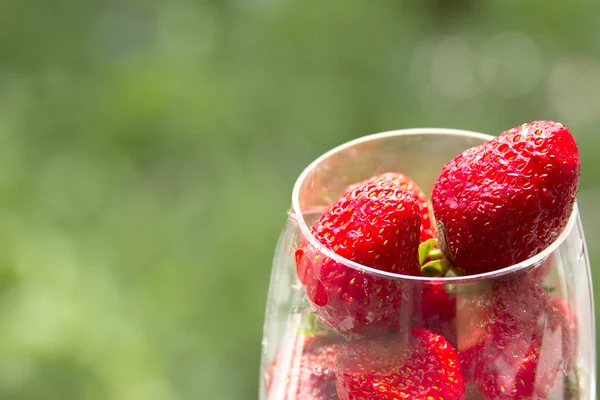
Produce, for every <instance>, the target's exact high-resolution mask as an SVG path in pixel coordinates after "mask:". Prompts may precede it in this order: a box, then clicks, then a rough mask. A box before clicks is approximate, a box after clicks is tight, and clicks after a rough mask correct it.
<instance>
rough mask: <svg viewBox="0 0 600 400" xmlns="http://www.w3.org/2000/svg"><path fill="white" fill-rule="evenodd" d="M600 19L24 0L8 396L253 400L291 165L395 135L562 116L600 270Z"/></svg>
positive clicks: (10, 125)
mask: <svg viewBox="0 0 600 400" xmlns="http://www.w3.org/2000/svg"><path fill="white" fill-rule="evenodd" d="M598 15H600V2H597V1H593V0H589V1H584V0H571V1H549V0H531V1H523V0H502V1H493V0H490V1H478V0H445V1H444V0H437V1H434V0H428V1H426V0H418V1H417V0H414V1H399V0H386V1H383V0H380V1H377V2H365V1H358V0H344V1H340V2H335V1H324V0H304V1H294V0H212V1H210V0H199V1H198V0H197V1H191V0H190V1H177V0H171V1H152V0H149V1H142V0H139V1H136V0H105V1H99V0H98V1H81V0H54V1H48V0H24V1H18V0H4V1H3V2H2V3H0V238H1V240H0V398H1V399H15V400H17V399H18V400H21V399H27V400H29V399H40V400H44V399H53V400H54V399H56V400H58V399H61V400H64V399H84V400H95V399H111V400H112V399H114V400H138V399H139V400H167V399H169V400H171V399H173V400H179V399H203V400H204V399H207V400H237V399H240V400H245V399H253V398H256V396H257V385H258V365H259V357H260V342H261V335H262V323H263V313H264V305H265V301H266V295H267V287H268V279H269V273H270V268H271V265H270V263H271V258H272V255H273V251H274V248H275V243H276V240H277V236H278V234H279V232H280V229H281V228H282V227H283V223H284V221H285V218H286V209H287V208H288V206H289V204H290V194H291V189H292V185H293V183H294V180H295V178H296V176H297V175H298V174H299V173H300V171H301V170H302V169H303V168H304V167H305V166H306V165H307V164H308V163H309V162H310V161H311V160H313V159H314V158H315V157H317V156H318V155H320V154H321V153H323V152H324V151H326V150H328V149H330V148H332V147H334V146H336V145H338V144H341V143H342V142H345V141H347V140H350V139H353V138H356V137H359V136H362V135H365V134H369V133H375V132H378V131H384V130H390V129H397V128H408V127H421V126H440V127H451V128H464V129H470V130H476V131H481V132H486V133H492V134H497V133H499V132H500V131H501V130H503V129H506V128H509V127H512V126H513V125H517V124H519V123H522V122H525V121H529V120H533V119H556V120H559V121H562V122H564V123H565V124H567V125H568V126H569V127H570V128H571V129H572V131H573V133H574V135H575V137H576V139H577V141H578V143H579V145H580V149H581V154H582V163H583V170H582V184H581V191H580V196H579V200H580V205H581V209H582V215H583V219H584V225H585V229H586V232H587V238H588V245H589V247H590V253H591V257H592V263H593V265H596V267H595V268H596V271H595V272H596V273H600V267H598V266H599V265H600V246H598V245H597V241H598V239H599V238H600V213H599V212H598V211H597V210H596V206H597V204H598V202H599V201H600V158H599V157H598V146H599V144H600V143H599V142H600V136H598V129H597V127H598V124H600V24H598V22H597V17H598ZM597 276H600V275H597ZM597 287H598V288H599V289H600V284H598V285H597ZM598 295H599V296H598V298H600V293H599V294H598Z"/></svg>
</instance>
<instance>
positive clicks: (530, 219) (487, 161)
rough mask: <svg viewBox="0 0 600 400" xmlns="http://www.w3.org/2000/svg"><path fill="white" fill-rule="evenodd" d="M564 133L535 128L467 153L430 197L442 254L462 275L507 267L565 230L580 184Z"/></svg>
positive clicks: (573, 150) (553, 127)
mask: <svg viewBox="0 0 600 400" xmlns="http://www.w3.org/2000/svg"><path fill="white" fill-rule="evenodd" d="M579 167H580V163H579V153H578V150H577V146H576V144H575V141H574V140H573V137H572V136H571V133H570V132H569V130H568V129H567V128H566V127H564V126H563V125H561V124H559V123H556V122H551V121H535V122H532V123H529V124H524V125H521V126H518V127H515V128H513V129H510V130H508V131H506V132H504V133H502V134H501V135H500V136H498V137H497V138H494V139H493V140H491V141H489V142H487V143H484V144H482V145H480V146H477V147H474V148H471V149H469V150H466V151H465V152H463V153H462V154H460V155H458V156H457V157H456V158H455V159H454V160H452V161H451V162H449V163H448V164H447V165H446V166H445V167H444V169H443V170H442V173H441V175H440V176H439V178H438V180H437V182H436V184H435V187H434V189H433V194H432V202H433V211H434V214H435V217H436V220H437V222H438V227H439V231H440V240H441V241H442V242H443V243H440V248H441V249H442V250H443V251H444V253H445V255H446V257H448V258H449V260H450V262H451V263H452V264H453V265H454V268H455V269H456V270H457V271H458V272H460V273H466V274H478V273H483V272H487V271H492V270H496V269H500V268H504V267H508V266H510V265H513V264H515V263H518V262H520V261H523V260H525V259H527V258H529V257H531V256H533V255H535V254H537V253H539V252H540V251H541V250H543V249H544V248H546V247H547V246H548V245H549V244H550V243H552V242H553V241H554V240H555V239H556V238H557V237H558V235H559V234H560V233H561V231H562V230H563V228H564V227H565V226H566V224H567V222H568V219H569V216H570V215H571V211H572V209H573V203H574V201H575V195H576V192H577V188H578V184H579Z"/></svg>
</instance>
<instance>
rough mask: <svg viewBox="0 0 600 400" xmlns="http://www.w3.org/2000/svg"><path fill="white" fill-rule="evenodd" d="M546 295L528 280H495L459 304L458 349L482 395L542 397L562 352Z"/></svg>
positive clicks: (491, 398)
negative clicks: (553, 327)
mask: <svg viewBox="0 0 600 400" xmlns="http://www.w3.org/2000/svg"><path fill="white" fill-rule="evenodd" d="M549 304H550V303H549V297H548V295H547V294H546V292H545V291H544V289H543V288H542V287H541V286H540V284H539V283H538V282H536V281H535V280H533V279H520V280H511V281H500V282H496V283H494V284H492V286H491V288H486V289H484V290H483V291H482V292H481V293H479V294H475V295H474V296H473V297H471V298H469V299H461V301H459V305H458V311H457V313H458V317H457V326H458V330H459V337H458V348H459V351H460V356H461V361H462V362H463V366H464V370H465V372H466V374H467V377H468V378H469V379H470V380H471V381H472V382H473V383H474V385H475V386H476V387H477V389H478V390H479V392H480V394H481V395H482V396H483V397H484V398H485V399H486V400H508V399H511V400H525V399H545V398H546V396H547V393H548V391H549V390H550V389H551V388H552V387H553V386H554V385H555V383H556V381H557V380H558V379H562V375H561V374H562V372H563V370H564V362H565V361H564V357H563V356H562V352H561V351H560V349H561V347H562V346H561V341H562V337H561V336H560V335H555V334H553V331H552V325H555V324H553V321H554V320H556V318H555V317H553V316H551V315H550V314H549V313H548V311H549Z"/></svg>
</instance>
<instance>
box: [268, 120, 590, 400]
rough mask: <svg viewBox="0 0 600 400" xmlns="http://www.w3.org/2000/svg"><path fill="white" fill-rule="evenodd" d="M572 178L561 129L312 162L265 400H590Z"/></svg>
mask: <svg viewBox="0 0 600 400" xmlns="http://www.w3.org/2000/svg"><path fill="white" fill-rule="evenodd" d="M578 180H579V153H578V151H577V146H576V144H575V141H574V139H573V137H572V135H571V133H570V132H569V131H568V129H567V128H566V127H564V126H563V125H561V124H558V123H555V122H551V121H534V122H532V123H528V124H523V125H520V126H518V127H515V128H512V129H509V130H507V131H506V132H503V133H501V134H499V135H498V136H497V137H493V136H487V135H483V134H478V133H473V132H467V131H457V130H448V129H414V130H403V131H393V132H386V133H382V134H377V135H371V136H366V137H364V138H361V139H358V140H355V141H353V142H349V143H347V144H344V145H342V146H340V147H338V148H335V149H333V150H332V151H330V152H328V153H326V154H325V155H323V156H322V157H320V158H319V159H317V160H316V161H314V162H313V163H312V164H311V165H310V166H309V167H307V168H306V170H305V171H304V172H303V173H302V174H301V176H300V177H299V179H298V181H297V182H296V185H295V187H294V191H293V195H292V209H291V210H290V212H289V213H288V215H289V218H288V221H287V223H286V226H285V229H284V231H283V233H282V235H281V237H280V240H279V242H278V244H277V249H276V252H275V259H274V263H273V272H272V276H271V285H270V291H269V299H268V304H267V314H266V320H265V330H264V340H263V357H262V366H261V371H262V372H261V391H260V399H261V400H323V399H329V400H376V399H382V400H387V399H415V400H416V399H424V400H430V399H457V400H459V399H467V400H468V399H486V400H487V399H490V400H492V399H523V400H525V399H595V398H596V394H595V383H594V378H595V374H596V372H595V366H596V359H595V336H594V335H595V333H594V320H593V299H592V295H591V280H590V274H589V261H588V257H587V252H586V245H585V239H584V235H583V228H582V225H581V221H580V218H579V213H578V210H577V204H576V194H577V189H578V183H579V182H578Z"/></svg>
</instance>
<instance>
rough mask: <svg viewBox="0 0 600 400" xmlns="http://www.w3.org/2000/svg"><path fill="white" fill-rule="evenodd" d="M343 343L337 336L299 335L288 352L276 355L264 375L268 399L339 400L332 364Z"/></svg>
mask: <svg viewBox="0 0 600 400" xmlns="http://www.w3.org/2000/svg"><path fill="white" fill-rule="evenodd" d="M342 343H343V341H342V339H341V338H340V337H339V336H328V335H325V334H317V335H314V336H308V337H304V336H301V337H299V338H298V340H297V343H296V344H297V345H296V346H294V348H293V349H291V354H285V355H284V353H283V352H281V353H280V354H278V356H277V357H275V360H274V362H273V364H272V365H271V368H270V369H269V372H268V375H267V399H269V400H338V396H337V392H336V387H335V384H336V379H335V372H334V369H333V368H334V362H335V357H336V355H337V353H338V351H339V349H340V347H341V345H342ZM286 355H287V357H286Z"/></svg>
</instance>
